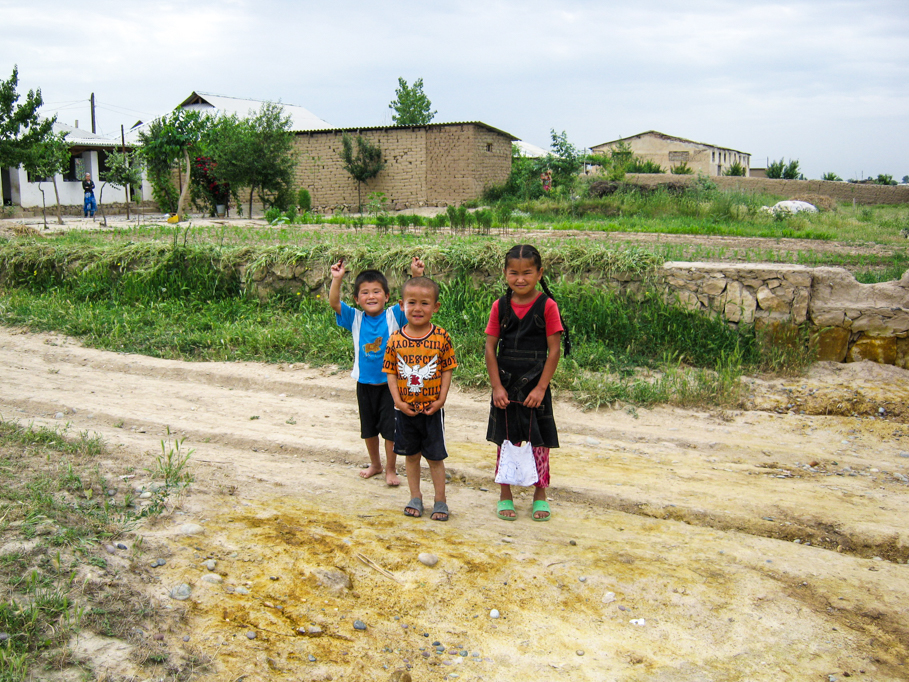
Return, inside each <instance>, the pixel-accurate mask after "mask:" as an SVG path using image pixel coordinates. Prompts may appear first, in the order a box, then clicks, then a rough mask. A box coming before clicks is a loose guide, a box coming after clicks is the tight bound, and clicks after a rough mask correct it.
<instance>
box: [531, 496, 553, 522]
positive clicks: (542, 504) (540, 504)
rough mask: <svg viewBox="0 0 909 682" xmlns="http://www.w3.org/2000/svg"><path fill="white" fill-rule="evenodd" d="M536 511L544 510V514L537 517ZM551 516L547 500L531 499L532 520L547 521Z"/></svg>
mask: <svg viewBox="0 0 909 682" xmlns="http://www.w3.org/2000/svg"><path fill="white" fill-rule="evenodd" d="M537 512H546V516H541V517H539V518H538V517H537V516H536V513H537ZM551 516H552V512H551V511H550V510H549V502H547V501H546V500H534V501H533V512H532V513H531V515H530V518H532V519H533V520H534V521H549V518H550V517H551Z"/></svg>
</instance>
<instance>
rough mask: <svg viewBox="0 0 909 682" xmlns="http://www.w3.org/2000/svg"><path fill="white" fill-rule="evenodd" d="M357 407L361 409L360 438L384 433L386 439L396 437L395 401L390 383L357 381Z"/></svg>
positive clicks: (383, 436)
mask: <svg viewBox="0 0 909 682" xmlns="http://www.w3.org/2000/svg"><path fill="white" fill-rule="evenodd" d="M357 407H358V408H359V409H360V438H373V437H375V436H378V435H379V434H382V438H384V439H385V440H394V438H395V401H394V399H392V397H391V391H389V390H388V384H361V383H360V382H359V381H358V382H357Z"/></svg>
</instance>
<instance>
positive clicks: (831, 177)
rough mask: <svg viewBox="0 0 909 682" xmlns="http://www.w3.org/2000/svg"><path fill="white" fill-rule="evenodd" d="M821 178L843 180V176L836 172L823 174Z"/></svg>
mask: <svg viewBox="0 0 909 682" xmlns="http://www.w3.org/2000/svg"><path fill="white" fill-rule="evenodd" d="M821 180H827V181H828V182H842V181H843V178H841V177H840V176H839V175H837V174H836V173H824V174H823V175H822V176H821Z"/></svg>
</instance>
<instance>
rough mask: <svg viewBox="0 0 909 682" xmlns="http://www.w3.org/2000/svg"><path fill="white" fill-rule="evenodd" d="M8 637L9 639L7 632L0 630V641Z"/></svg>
mask: <svg viewBox="0 0 909 682" xmlns="http://www.w3.org/2000/svg"><path fill="white" fill-rule="evenodd" d="M8 639H9V635H8V634H6V633H5V632H0V642H5V641H6V640H8Z"/></svg>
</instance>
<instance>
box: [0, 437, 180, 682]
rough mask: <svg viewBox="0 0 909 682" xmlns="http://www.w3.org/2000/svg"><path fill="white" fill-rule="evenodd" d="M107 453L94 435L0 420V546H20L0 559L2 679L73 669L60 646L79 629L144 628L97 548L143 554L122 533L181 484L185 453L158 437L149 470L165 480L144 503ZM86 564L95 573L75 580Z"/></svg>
mask: <svg viewBox="0 0 909 682" xmlns="http://www.w3.org/2000/svg"><path fill="white" fill-rule="evenodd" d="M105 454H107V453H106V450H105V446H104V443H103V441H102V440H101V438H100V437H99V436H97V435H89V434H88V433H86V432H81V433H79V434H70V433H69V432H68V429H67V428H66V427H63V428H59V429H48V428H45V427H40V426H33V425H31V426H24V425H22V424H19V423H17V422H13V421H4V420H2V419H0V545H2V544H7V543H10V542H20V543H21V542H22V541H26V543H27V544H23V548H22V549H20V550H18V551H14V552H10V553H6V554H4V555H2V556H0V592H2V595H0V632H4V633H7V634H8V635H9V638H8V639H7V640H6V641H5V642H3V643H0V682H24V681H25V680H30V679H44V676H43V675H42V671H43V670H45V669H48V668H50V667H54V668H58V669H59V668H64V667H66V666H67V665H72V663H71V662H69V661H68V658H67V653H66V649H65V646H66V643H67V642H68V640H69V638H70V637H71V636H72V635H74V634H76V633H77V632H79V631H80V630H83V629H87V630H91V631H93V632H96V633H98V634H102V635H105V636H109V637H119V638H122V639H125V638H126V637H127V634H128V632H129V631H130V630H131V629H132V628H134V627H136V626H139V625H141V626H142V627H143V628H144V629H148V627H149V624H148V623H147V622H146V620H145V619H146V617H148V616H149V615H152V611H151V610H149V609H148V608H147V606H148V604H147V599H146V598H145V597H144V596H143V595H142V594H140V593H139V592H136V591H135V590H133V588H131V587H130V586H129V585H128V584H126V583H125V582H123V581H122V579H121V578H120V576H119V573H117V571H115V570H113V569H111V568H110V563H109V556H108V555H107V554H106V552H105V551H104V549H103V546H104V545H105V544H113V543H115V542H117V541H121V540H126V541H127V542H129V544H130V545H131V550H130V553H128V554H122V556H124V557H126V558H127V559H129V560H130V561H137V560H138V559H139V558H140V557H141V552H142V545H143V543H142V539H141V538H140V537H135V536H131V535H130V531H131V530H132V529H134V528H136V527H137V525H138V524H139V523H140V521H141V520H142V519H143V518H146V517H152V516H154V515H156V514H158V513H160V512H161V511H163V510H164V509H165V506H166V498H167V495H169V494H172V493H173V491H174V490H178V489H181V488H183V487H185V486H186V485H188V484H189V482H190V481H191V479H192V477H191V475H190V473H189V471H188V468H187V461H188V459H189V455H190V454H191V451H190V452H182V453H181V451H180V444H179V443H177V444H176V445H175V446H172V447H170V449H168V448H167V447H166V446H165V444H163V443H162V456H161V457H159V458H158V459H157V460H156V461H155V463H154V464H153V466H152V467H151V468H150V473H151V475H152V476H153V477H155V478H157V479H160V480H161V481H163V485H162V487H161V488H160V489H159V491H158V493H157V495H158V497H157V498H155V499H152V500H151V501H150V503H149V504H147V505H136V504H134V502H135V500H134V498H133V492H132V491H131V490H130V488H129V484H124V482H123V481H122V480H120V478H119V476H120V475H123V474H127V473H130V471H131V470H130V469H126V470H123V471H121V470H120V469H118V468H117V467H119V466H121V465H118V464H116V462H115V461H111V459H110V458H108V457H102V456H103V455H105ZM111 492H113V494H111ZM85 566H91V567H92V574H94V575H95V576H97V577H98V578H97V579H96V580H94V581H92V582H90V583H85V584H83V582H82V577H79V579H78V580H77V576H83V577H84V575H85V573H84V571H83V570H82V567H85ZM134 568H135V567H131V569H134ZM81 665H84V667H85V668H86V670H84V671H83V673H80V674H84V675H88V669H87V668H88V667H89V666H88V665H85V664H81ZM175 679H176V678H175ZM181 679H182V678H181Z"/></svg>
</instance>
